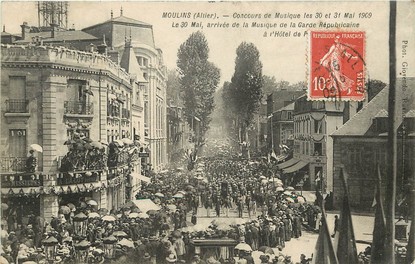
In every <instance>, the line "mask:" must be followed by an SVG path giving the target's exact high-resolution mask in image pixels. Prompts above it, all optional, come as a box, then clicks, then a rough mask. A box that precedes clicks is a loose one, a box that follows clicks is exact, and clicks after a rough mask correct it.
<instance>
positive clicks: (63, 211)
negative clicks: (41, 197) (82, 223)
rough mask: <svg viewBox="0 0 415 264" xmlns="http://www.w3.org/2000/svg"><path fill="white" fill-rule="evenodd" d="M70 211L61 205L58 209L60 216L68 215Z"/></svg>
mask: <svg viewBox="0 0 415 264" xmlns="http://www.w3.org/2000/svg"><path fill="white" fill-rule="evenodd" d="M71 211H72V210H71V208H69V207H68V206H66V205H62V206H61V207H60V208H59V213H60V214H65V215H66V214H69V213H70V212H71Z"/></svg>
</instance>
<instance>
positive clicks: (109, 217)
mask: <svg viewBox="0 0 415 264" xmlns="http://www.w3.org/2000/svg"><path fill="white" fill-rule="evenodd" d="M102 220H104V221H107V222H114V221H115V217H114V216H112V215H106V216H103V217H102Z"/></svg>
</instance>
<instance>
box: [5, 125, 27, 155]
mask: <svg viewBox="0 0 415 264" xmlns="http://www.w3.org/2000/svg"><path fill="white" fill-rule="evenodd" d="M26 154H27V153H26V129H10V130H9V155H10V157H26Z"/></svg>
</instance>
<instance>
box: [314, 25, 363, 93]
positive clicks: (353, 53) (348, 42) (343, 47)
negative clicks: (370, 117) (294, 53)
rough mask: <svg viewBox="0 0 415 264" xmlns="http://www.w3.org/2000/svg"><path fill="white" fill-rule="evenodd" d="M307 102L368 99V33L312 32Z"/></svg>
mask: <svg viewBox="0 0 415 264" xmlns="http://www.w3.org/2000/svg"><path fill="white" fill-rule="evenodd" d="M308 56H309V61H308V63H309V65H308V66H309V80H308V98H309V99H311V100H341V99H343V100H354V101H362V100H364V98H365V32H362V31H359V32H355V31H351V32H346V31H311V32H310V46H309V54H308Z"/></svg>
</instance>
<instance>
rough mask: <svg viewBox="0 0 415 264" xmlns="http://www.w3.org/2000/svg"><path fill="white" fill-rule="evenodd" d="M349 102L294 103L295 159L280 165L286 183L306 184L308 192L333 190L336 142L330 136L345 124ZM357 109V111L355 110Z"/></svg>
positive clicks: (304, 100)
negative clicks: (334, 148) (334, 144)
mask: <svg viewBox="0 0 415 264" xmlns="http://www.w3.org/2000/svg"><path fill="white" fill-rule="evenodd" d="M346 105H349V103H345V102H341V101H340V102H324V101H308V100H307V95H303V96H301V97H299V98H298V99H297V100H296V101H295V103H294V112H293V115H294V117H293V118H294V153H293V158H292V159H290V160H288V161H286V162H284V163H281V164H279V165H278V167H279V168H280V169H281V170H282V173H283V175H284V178H285V180H286V183H288V184H290V185H296V184H298V183H299V182H303V183H304V188H305V189H310V188H311V189H314V188H315V187H318V188H320V189H321V190H322V191H323V192H327V193H329V192H331V191H333V140H332V138H331V137H329V135H330V134H332V133H333V132H334V131H336V130H337V129H338V128H339V127H340V126H342V125H343V122H344V115H345V114H344V113H345V112H346V111H348V110H349V109H350V107H349V106H346ZM353 109H355V108H353Z"/></svg>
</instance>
